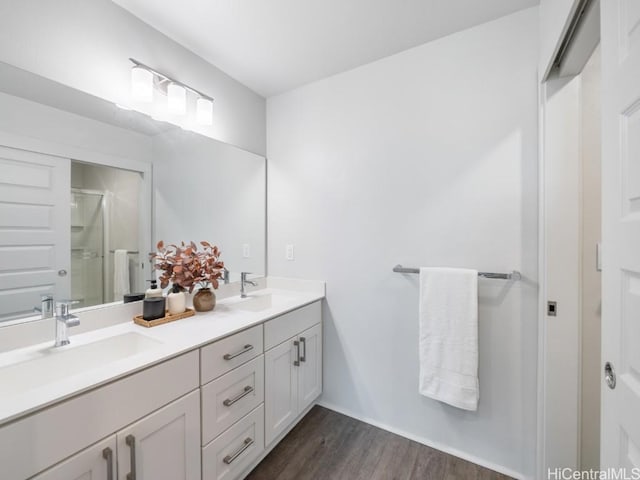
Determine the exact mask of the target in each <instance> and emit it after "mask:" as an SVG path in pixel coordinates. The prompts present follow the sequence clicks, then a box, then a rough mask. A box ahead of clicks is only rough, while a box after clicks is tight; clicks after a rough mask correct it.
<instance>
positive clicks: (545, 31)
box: [538, 0, 578, 78]
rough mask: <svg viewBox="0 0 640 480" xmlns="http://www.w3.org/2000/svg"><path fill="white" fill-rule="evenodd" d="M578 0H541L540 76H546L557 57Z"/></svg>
mask: <svg viewBox="0 0 640 480" xmlns="http://www.w3.org/2000/svg"><path fill="white" fill-rule="evenodd" d="M577 4H578V0H540V7H539V11H540V58H539V70H538V73H539V74H540V77H541V78H542V77H544V75H545V74H546V72H547V71H548V70H549V68H550V65H551V62H552V61H553V60H554V59H555V57H556V54H557V51H558V47H559V46H560V41H561V40H562V37H563V36H564V32H565V29H566V28H567V25H568V23H569V20H570V19H571V16H572V15H573V11H574V9H575V8H576V6H577Z"/></svg>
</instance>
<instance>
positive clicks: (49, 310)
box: [33, 293, 54, 318]
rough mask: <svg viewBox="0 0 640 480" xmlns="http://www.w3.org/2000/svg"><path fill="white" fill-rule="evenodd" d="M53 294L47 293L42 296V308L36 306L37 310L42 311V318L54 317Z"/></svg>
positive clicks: (35, 309)
mask: <svg viewBox="0 0 640 480" xmlns="http://www.w3.org/2000/svg"><path fill="white" fill-rule="evenodd" d="M53 303H54V302H53V295H51V294H50V293H46V294H44V295H41V296H40V308H38V307H34V309H33V310H34V311H35V312H40V318H51V317H53Z"/></svg>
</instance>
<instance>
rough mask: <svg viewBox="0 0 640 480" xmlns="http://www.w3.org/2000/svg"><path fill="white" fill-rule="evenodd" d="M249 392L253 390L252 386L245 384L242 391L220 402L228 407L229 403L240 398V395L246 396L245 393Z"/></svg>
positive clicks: (231, 403)
mask: <svg viewBox="0 0 640 480" xmlns="http://www.w3.org/2000/svg"><path fill="white" fill-rule="evenodd" d="M251 392H253V387H250V386H249V385H247V386H246V387H244V390H242V393H240V394H238V395H236V396H235V397H233V398H227V399H226V400H225V401H224V402H222V404H223V405H224V406H225V407H230V406H231V405H233V404H234V403H236V402H237V401H238V400H240V399H241V398H242V397H246V396H247V395H249V394H250V393H251Z"/></svg>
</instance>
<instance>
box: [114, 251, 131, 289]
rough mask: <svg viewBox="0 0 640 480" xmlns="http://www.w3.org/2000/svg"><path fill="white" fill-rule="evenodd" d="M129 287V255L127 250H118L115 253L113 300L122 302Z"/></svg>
mask: <svg viewBox="0 0 640 480" xmlns="http://www.w3.org/2000/svg"><path fill="white" fill-rule="evenodd" d="M129 288H130V287H129V255H128V253H127V251H126V250H116V251H115V252H114V254H113V301H114V302H121V301H122V297H123V296H124V295H125V294H127V293H129Z"/></svg>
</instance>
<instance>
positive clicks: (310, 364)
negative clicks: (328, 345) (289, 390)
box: [298, 324, 322, 414]
mask: <svg viewBox="0 0 640 480" xmlns="http://www.w3.org/2000/svg"><path fill="white" fill-rule="evenodd" d="M298 340H299V342H300V368H299V369H298V414H299V413H301V412H302V411H303V410H304V409H305V408H307V407H308V406H309V405H311V403H312V402H313V401H314V400H315V399H316V398H318V396H319V395H320V394H321V393H322V327H321V325H320V324H318V325H316V326H314V327H311V328H310V329H308V330H305V331H304V332H302V333H301V334H300V337H298Z"/></svg>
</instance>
